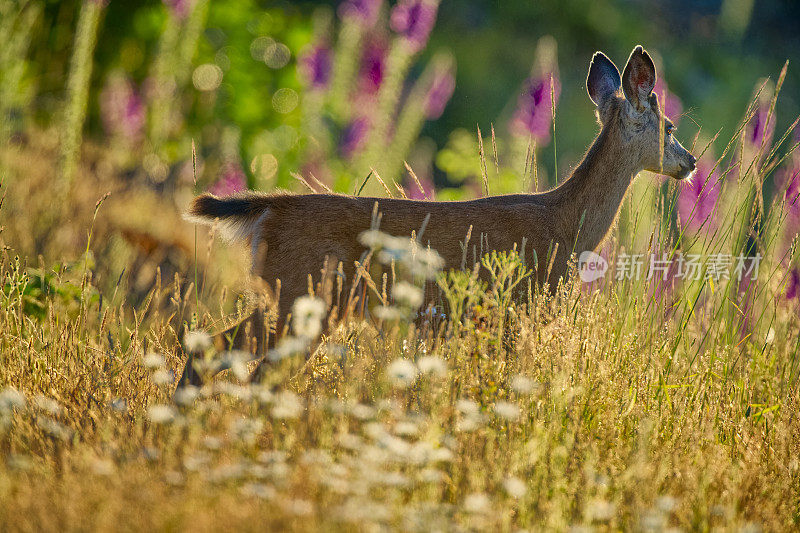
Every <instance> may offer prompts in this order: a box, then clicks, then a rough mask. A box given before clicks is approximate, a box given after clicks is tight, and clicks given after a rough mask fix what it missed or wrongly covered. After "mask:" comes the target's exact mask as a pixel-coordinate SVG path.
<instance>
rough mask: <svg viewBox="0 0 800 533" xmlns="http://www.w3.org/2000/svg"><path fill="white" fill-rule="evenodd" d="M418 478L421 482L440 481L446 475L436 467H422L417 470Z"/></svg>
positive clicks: (445, 477)
mask: <svg viewBox="0 0 800 533" xmlns="http://www.w3.org/2000/svg"><path fill="white" fill-rule="evenodd" d="M419 478H420V479H421V480H422V482H423V483H441V482H442V481H444V480H445V479H447V475H446V474H445V473H444V472H442V471H441V470H437V469H436V468H423V469H422V470H420V471H419Z"/></svg>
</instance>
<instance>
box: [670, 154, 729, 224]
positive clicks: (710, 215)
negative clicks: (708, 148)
mask: <svg viewBox="0 0 800 533" xmlns="http://www.w3.org/2000/svg"><path fill="white" fill-rule="evenodd" d="M714 163H715V161H714V160H713V159H712V158H710V157H702V158H701V159H700V161H698V162H697V171H696V172H695V174H694V176H693V177H692V179H691V182H690V183H687V184H685V186H684V187H683V188H682V189H681V191H680V193H679V195H678V217H679V218H680V221H681V224H683V225H684V226H685V227H687V228H689V229H691V230H697V229H699V228H700V227H701V226H703V228H704V229H706V230H708V229H709V228H712V227H714V224H715V223H716V220H715V216H716V214H717V212H716V207H717V200H718V199H719V193H720V185H719V182H718V180H719V176H717V171H716V170H714V172H713V173H711V169H712V168H713V167H714Z"/></svg>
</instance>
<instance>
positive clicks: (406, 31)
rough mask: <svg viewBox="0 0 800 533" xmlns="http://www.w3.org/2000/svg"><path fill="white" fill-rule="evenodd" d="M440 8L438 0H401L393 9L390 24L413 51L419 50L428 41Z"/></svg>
mask: <svg viewBox="0 0 800 533" xmlns="http://www.w3.org/2000/svg"><path fill="white" fill-rule="evenodd" d="M438 9H439V2H438V0H400V1H399V2H398V3H397V5H395V6H394V8H393V9H392V15H391V19H390V21H389V25H390V26H391V27H392V29H393V30H394V31H395V32H397V33H398V34H400V36H401V37H402V38H403V41H404V42H405V43H406V45H407V46H408V47H409V49H410V50H411V51H412V52H418V51H420V50H422V49H423V48H425V45H426V44H427V42H428V37H429V36H430V34H431V30H432V29H433V25H434V24H435V22H436V12H437V10H438Z"/></svg>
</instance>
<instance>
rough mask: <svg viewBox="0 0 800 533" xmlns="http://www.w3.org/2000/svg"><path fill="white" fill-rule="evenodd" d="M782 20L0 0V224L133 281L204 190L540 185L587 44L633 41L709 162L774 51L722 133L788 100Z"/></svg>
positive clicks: (742, 1)
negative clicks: (96, 260)
mask: <svg viewBox="0 0 800 533" xmlns="http://www.w3.org/2000/svg"><path fill="white" fill-rule="evenodd" d="M798 27H800V4H798V3H797V2H791V1H788V0H785V1H778V0H771V1H761V2H755V1H754V0H724V1H719V0H703V1H697V2H688V1H675V2H656V1H654V0H629V1H625V0H595V1H591V2H584V1H577V0H558V1H549V0H548V1H537V2H530V1H528V0H504V1H503V2H489V1H474V0H471V1H466V0H445V1H442V2H441V3H439V2H437V1H436V0H397V1H393V2H383V1H380V0H347V1H343V2H337V1H329V2H313V1H296V2H284V1H255V0H240V1H236V2H225V1H213V2H211V1H208V0H164V1H163V2H161V1H158V0H149V1H139V0H126V1H124V2H123V1H119V0H110V1H102V0H84V1H77V0H67V1H53V0H38V1H36V0H31V1H27V2H21V1H17V0H0V42H2V43H3V46H2V49H0V113H1V115H0V117H2V121H0V124H2V130H1V131H0V146H2V152H0V172H2V175H0V180H2V181H3V188H4V189H5V192H6V193H7V195H8V198H7V200H6V205H5V206H4V208H3V210H2V217H3V218H5V219H6V220H10V219H12V218H13V219H14V220H15V223H14V224H13V225H9V227H8V228H7V229H6V232H5V234H4V236H5V239H6V241H7V242H10V243H12V245H13V246H14V248H15V249H16V250H17V251H19V252H20V253H23V254H24V255H28V256H31V257H35V256H36V255H42V256H44V260H43V261H44V262H45V263H48V262H50V261H54V260H55V259H56V258H61V257H73V258H74V257H78V256H79V255H80V254H81V253H82V252H83V251H84V250H86V249H88V246H87V242H86V241H87V235H89V234H91V232H94V239H95V242H96V243H98V244H97V245H96V246H93V248H95V254H98V253H100V254H103V255H104V258H105V259H104V262H103V266H102V268H98V275H100V276H101V277H102V276H105V278H106V279H105V283H106V284H107V285H109V284H110V285H113V283H114V280H116V283H119V282H120V280H121V279H123V274H125V275H126V276H129V277H132V282H133V284H134V285H136V284H140V285H141V288H142V291H145V289H146V288H147V287H149V285H151V284H152V283H153V280H154V279H155V277H156V276H157V275H165V276H171V275H173V274H174V273H176V272H177V273H179V272H184V273H185V272H187V271H188V270H189V269H190V259H191V260H197V261H199V262H202V261H203V259H202V258H201V257H200V258H198V257H197V256H198V252H197V248H196V242H197V241H196V235H195V234H193V233H192V232H193V231H194V229H193V228H192V227H191V225H189V224H187V223H185V222H183V221H181V220H180V213H181V211H182V210H183V209H184V208H185V206H186V204H187V202H188V201H189V199H190V198H191V197H192V196H193V195H194V194H196V193H199V192H202V191H205V190H210V191H212V192H215V193H217V194H226V193H230V192H233V191H237V190H241V189H245V188H250V189H257V190H265V191H270V190H275V189H276V188H281V189H290V190H294V191H305V192H309V190H315V191H323V190H327V189H330V190H335V191H339V192H346V193H351V194H352V193H358V192H360V193H361V194H367V193H369V194H378V195H386V194H392V195H394V196H408V197H413V198H434V197H435V198H436V199H462V198H471V197H474V196H479V195H481V194H485V193H486V192H489V193H490V194H498V193H505V192H519V191H523V190H524V191H531V190H544V189H546V188H549V187H552V186H554V185H555V184H556V183H557V182H559V181H560V180H561V179H562V178H564V177H565V176H566V175H568V173H569V171H570V169H571V168H572V167H573V166H574V165H575V164H576V163H577V162H578V160H579V158H580V157H581V155H582V154H583V152H584V151H585V150H586V148H587V147H588V145H589V143H590V142H591V140H592V138H593V137H594V136H595V135H596V133H597V131H598V126H597V123H596V119H595V117H594V109H593V105H592V104H591V102H590V100H589V99H588V97H587V95H586V91H585V77H586V72H587V68H588V65H589V61H590V58H591V56H592V54H593V53H594V51H596V50H603V51H604V52H606V53H607V54H608V55H609V57H611V58H612V60H614V61H615V62H616V63H617V65H618V67H619V68H620V70H622V68H623V67H624V64H625V61H626V59H627V56H628V54H629V53H630V51H631V49H632V48H633V47H634V46H635V45H636V44H642V45H643V46H644V47H645V48H646V49H647V50H648V51H649V52H650V53H651V54H652V55H653V57H654V59H655V61H656V64H657V67H658V72H659V76H660V78H659V85H658V86H657V87H656V92H657V93H658V94H659V95H660V96H661V97H662V103H663V104H664V106H665V109H666V111H667V113H668V114H669V115H671V116H672V118H673V120H674V121H675V122H676V123H677V124H678V126H679V130H678V133H677V136H678V138H679V139H681V140H682V141H683V142H684V144H686V145H692V144H693V143H695V142H697V143H698V144H699V145H703V146H704V145H705V144H707V143H708V142H710V141H711V140H712V139H713V138H714V135H715V134H716V133H717V132H718V131H719V130H720V129H721V130H722V133H721V134H720V139H724V140H725V141H719V142H717V143H716V144H715V145H713V146H711V147H710V148H709V153H713V154H714V155H717V156H718V155H720V152H722V150H723V149H724V147H725V143H726V142H727V140H729V139H730V138H731V137H732V136H733V135H734V134H736V132H737V125H738V124H740V123H741V121H742V119H743V117H744V116H745V113H746V110H747V105H748V102H750V101H751V100H752V99H753V97H754V95H755V94H756V93H757V92H758V91H759V88H761V91H762V94H761V95H760V101H761V102H762V103H763V105H762V107H764V108H765V107H768V105H769V103H770V100H771V97H772V91H774V87H775V81H776V79H777V77H778V74H779V73H780V71H781V68H782V67H783V65H784V63H785V62H786V61H787V60H790V65H789V69H788V73H787V75H786V78H785V81H784V85H783V90H782V92H781V99H780V101H779V103H778V106H777V108H776V110H775V112H774V114H770V115H767V113H766V110H765V109H764V110H760V111H759V113H756V116H754V119H753V120H752V121H751V123H750V124H749V125H748V129H747V131H746V132H745V133H747V134H748V135H751V136H752V137H753V139H752V141H751V142H755V143H757V142H758V141H759V139H763V138H764V137H767V136H769V137H770V138H771V137H772V135H773V132H774V131H777V132H779V133H780V132H783V131H785V129H786V128H787V127H788V126H789V125H790V124H791V123H792V122H793V121H794V118H795V117H796V116H797V115H798V114H799V113H800V102H798V89H800V77H798V71H797V69H796V68H794V65H793V64H792V62H793V60H794V59H795V58H798V57H800V55H798V52H800V36H799V35H798V31H797V29H798ZM766 77H770V78H771V81H769V82H767V83H766V84H764V79H765V78H766ZM553 112H555V120H553ZM765 116H769V117H770V118H769V120H767V121H766V122H767V123H766V124H765V123H761V124H759V122H758V121H759V119H763V118H764V117H765ZM479 130H480V133H481V135H480V136H479V135H478V133H479ZM776 135H777V134H776ZM480 153H483V154H484V155H485V156H486V157H485V161H486V162H487V164H482V162H481V158H480V155H479V154H480ZM406 162H407V163H408V167H406V164H405V163H406ZM409 168H410V169H411V170H412V171H413V173H412V172H410V171H409V170H408V169H409ZM484 177H485V178H484ZM487 189H488V191H487ZM106 193H110V195H109V196H108V197H107V199H106V197H105V194H106ZM101 199H103V200H102V201H101V202H100V203H98V200H101ZM92 221H94V222H92ZM199 255H203V254H202V253H200V254H199ZM159 269H160V274H159V272H158V271H159ZM137 280H138V281H137Z"/></svg>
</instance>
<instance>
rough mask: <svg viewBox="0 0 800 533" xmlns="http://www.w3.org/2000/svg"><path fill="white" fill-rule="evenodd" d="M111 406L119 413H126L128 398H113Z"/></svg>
mask: <svg viewBox="0 0 800 533" xmlns="http://www.w3.org/2000/svg"><path fill="white" fill-rule="evenodd" d="M111 408H112V409H113V410H115V411H117V412H118V413H124V412H125V411H127V410H128V400H126V399H125V398H114V399H113V400H111Z"/></svg>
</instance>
